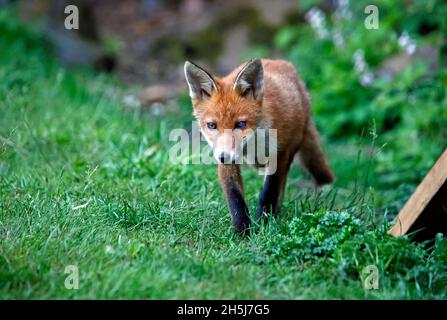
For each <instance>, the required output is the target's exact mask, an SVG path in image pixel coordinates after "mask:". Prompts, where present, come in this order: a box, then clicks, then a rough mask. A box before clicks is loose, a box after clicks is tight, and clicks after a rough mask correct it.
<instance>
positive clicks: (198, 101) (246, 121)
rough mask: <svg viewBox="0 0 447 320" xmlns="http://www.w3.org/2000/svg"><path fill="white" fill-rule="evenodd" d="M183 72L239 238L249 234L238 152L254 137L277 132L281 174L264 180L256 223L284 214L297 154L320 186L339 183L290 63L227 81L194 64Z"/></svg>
mask: <svg viewBox="0 0 447 320" xmlns="http://www.w3.org/2000/svg"><path fill="white" fill-rule="evenodd" d="M184 71H185V77H186V80H187V83H188V87H189V95H190V97H191V100H192V104H193V114H194V116H195V117H196V119H197V121H198V123H199V126H200V129H201V132H202V134H203V135H204V137H205V138H206V140H207V141H208V143H209V145H210V147H211V148H212V149H213V154H214V156H215V158H216V159H217V161H218V176H219V180H220V184H221V187H222V189H223V192H224V194H225V198H226V201H227V204H228V208H229V211H230V216H231V220H232V222H233V225H234V227H235V229H236V231H237V232H239V233H242V234H245V235H248V234H249V231H250V230H249V227H250V216H249V212H248V208H247V205H246V203H245V200H244V188H243V184H242V178H241V173H240V165H239V164H236V163H235V160H237V158H238V157H239V156H240V155H239V154H238V152H237V151H236V150H240V149H242V148H241V146H240V144H243V143H245V142H246V141H247V140H248V139H249V138H250V137H248V133H249V132H253V131H256V130H258V129H260V128H263V129H276V136H277V142H276V148H275V149H276V150H275V152H276V157H277V158H276V159H277V160H276V168H275V169H276V170H274V172H268V171H267V174H266V175H265V179H264V187H263V189H262V191H261V192H260V194H259V206H258V210H257V213H256V219H257V220H260V219H261V218H263V217H265V218H268V216H269V214H270V213H273V214H275V213H277V212H278V211H279V209H280V207H281V203H282V198H283V194H284V189H285V186H286V180H287V173H288V171H289V168H290V165H291V163H292V161H293V159H294V156H295V154H297V155H298V158H299V160H300V163H301V165H302V167H303V168H304V169H305V170H306V171H307V172H308V173H310V175H311V176H312V177H313V178H314V181H315V183H316V184H317V185H323V184H328V183H332V182H333V181H334V179H335V176H334V174H333V172H332V169H331V167H330V165H329V162H328V160H327V158H326V155H325V154H324V152H323V149H322V148H321V145H320V138H319V134H318V131H317V129H316V127H315V124H314V122H313V120H312V118H311V112H310V98H309V94H308V92H307V89H306V87H305V85H304V82H303V81H302V80H301V78H300V77H299V75H298V73H297V71H296V69H295V67H294V66H293V65H292V64H291V63H289V62H286V61H283V60H266V59H262V60H261V59H258V58H257V59H252V60H250V61H249V62H247V63H245V64H243V65H240V66H239V67H237V68H236V69H235V70H233V71H232V72H231V73H230V74H229V75H227V76H226V77H223V78H218V77H213V76H211V75H210V74H209V73H208V72H207V71H205V70H204V69H202V68H201V67H199V66H197V65H196V64H194V63H192V62H189V61H186V62H185V66H184ZM267 166H268V164H267Z"/></svg>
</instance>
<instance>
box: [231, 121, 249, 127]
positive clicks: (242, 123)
mask: <svg viewBox="0 0 447 320" xmlns="http://www.w3.org/2000/svg"><path fill="white" fill-rule="evenodd" d="M246 126H247V121H239V122H236V125H235V126H234V127H235V128H236V129H242V128H245V127H246Z"/></svg>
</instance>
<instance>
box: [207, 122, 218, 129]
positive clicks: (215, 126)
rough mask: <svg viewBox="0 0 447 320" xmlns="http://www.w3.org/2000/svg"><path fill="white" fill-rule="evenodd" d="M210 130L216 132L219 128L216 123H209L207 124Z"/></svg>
mask: <svg viewBox="0 0 447 320" xmlns="http://www.w3.org/2000/svg"><path fill="white" fill-rule="evenodd" d="M206 125H207V127H208V129H211V130H214V129H216V128H217V125H216V123H215V122H208V123H207V124H206Z"/></svg>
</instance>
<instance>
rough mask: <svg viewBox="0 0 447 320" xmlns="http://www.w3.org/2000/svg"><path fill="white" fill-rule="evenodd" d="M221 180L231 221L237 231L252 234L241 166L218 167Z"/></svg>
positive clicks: (220, 165) (221, 165)
mask: <svg viewBox="0 0 447 320" xmlns="http://www.w3.org/2000/svg"><path fill="white" fill-rule="evenodd" d="M218 173H219V180H220V184H221V186H222V190H223V192H224V194H225V199H226V200H227V205H228V208H229V210H230V215H231V221H232V222H233V225H234V227H235V228H236V231H237V232H238V233H240V234H243V235H249V233H250V229H249V227H250V216H249V215H248V208H247V205H246V204H245V200H244V188H243V184H242V177H241V172H240V167H239V165H227V164H219V165H218Z"/></svg>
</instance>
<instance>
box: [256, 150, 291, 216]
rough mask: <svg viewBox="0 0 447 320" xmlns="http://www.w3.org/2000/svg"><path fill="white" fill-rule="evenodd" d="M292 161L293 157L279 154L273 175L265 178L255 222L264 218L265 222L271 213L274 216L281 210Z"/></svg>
mask: <svg viewBox="0 0 447 320" xmlns="http://www.w3.org/2000/svg"><path fill="white" fill-rule="evenodd" d="M292 160H293V156H290V154H287V153H282V154H279V155H278V165H277V168H276V171H275V172H274V173H273V174H270V175H266V176H265V181H264V187H263V188H262V191H261V192H260V193H259V206H258V211H257V212H256V220H258V221H260V220H261V218H264V221H267V219H268V216H269V215H270V214H271V213H272V214H276V213H278V211H279V209H281V203H282V198H283V195H284V189H285V186H286V182H287V174H288V172H289V168H290V164H291V163H292Z"/></svg>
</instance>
